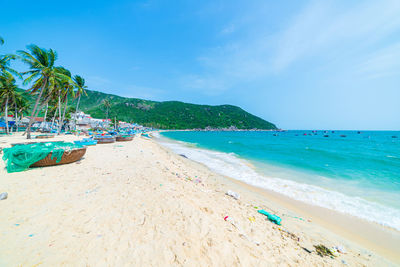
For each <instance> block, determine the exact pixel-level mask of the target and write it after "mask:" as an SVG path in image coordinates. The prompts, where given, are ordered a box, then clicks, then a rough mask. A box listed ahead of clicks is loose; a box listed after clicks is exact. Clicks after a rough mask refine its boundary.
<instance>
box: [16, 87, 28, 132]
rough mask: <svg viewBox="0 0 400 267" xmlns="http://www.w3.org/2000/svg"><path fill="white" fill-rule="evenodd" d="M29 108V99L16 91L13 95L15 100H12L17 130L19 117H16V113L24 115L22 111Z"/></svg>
mask: <svg viewBox="0 0 400 267" xmlns="http://www.w3.org/2000/svg"><path fill="white" fill-rule="evenodd" d="M28 108H29V101H28V100H27V99H26V98H25V97H24V96H23V95H22V93H17V94H16V95H15V101H14V109H15V110H14V115H15V125H16V127H17V132H18V127H19V119H18V113H20V114H21V118H22V117H23V116H24V113H25V112H26V111H27V110H28Z"/></svg>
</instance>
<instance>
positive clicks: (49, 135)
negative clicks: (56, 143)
mask: <svg viewBox="0 0 400 267" xmlns="http://www.w3.org/2000/svg"><path fill="white" fill-rule="evenodd" d="M35 138H36V139H47V138H54V135H52V134H41V135H37V136H36V137H35Z"/></svg>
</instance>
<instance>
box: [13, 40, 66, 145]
mask: <svg viewBox="0 0 400 267" xmlns="http://www.w3.org/2000/svg"><path fill="white" fill-rule="evenodd" d="M27 49H28V52H26V51H22V50H20V51H17V53H18V55H19V58H20V59H21V60H22V62H24V63H25V64H27V65H28V66H29V68H30V70H29V71H26V72H23V73H22V74H23V75H29V76H28V77H27V78H25V80H24V84H29V83H32V82H33V85H32V87H31V89H30V93H31V94H37V97H36V102H35V105H34V107H33V109H32V113H31V117H30V119H29V124H28V128H27V139H30V138H31V126H32V123H33V121H34V120H35V117H36V116H37V113H38V112H39V110H40V109H41V108H39V109H38V105H39V102H40V100H41V99H42V95H43V93H44V92H45V91H46V93H47V95H51V93H52V90H53V89H54V88H55V84H56V83H57V81H58V80H61V79H70V78H69V77H67V76H65V75H64V74H63V73H62V72H60V71H59V69H58V68H57V67H55V66H54V63H55V61H56V60H57V53H56V52H55V51H54V50H52V49H49V50H46V49H43V48H40V47H38V46H37V45H28V46H27ZM49 99H50V98H49V97H47V99H46V101H45V102H48V100H49ZM45 104H46V103H45Z"/></svg>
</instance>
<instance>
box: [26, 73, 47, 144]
mask: <svg viewBox="0 0 400 267" xmlns="http://www.w3.org/2000/svg"><path fill="white" fill-rule="evenodd" d="M46 84H47V78H46V79H45V80H44V83H43V86H42V89H41V90H40V93H39V96H38V97H37V99H36V103H35V106H34V107H33V110H32V115H31V118H30V119H29V124H28V128H27V129H26V131H27V136H26V139H31V126H32V123H33V121H34V120H35V117H34V115H35V112H36V109H37V106H38V104H39V101H40V99H41V98H42V94H43V91H44V88H45V87H46Z"/></svg>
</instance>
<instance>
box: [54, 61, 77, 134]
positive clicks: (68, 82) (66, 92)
mask: <svg viewBox="0 0 400 267" xmlns="http://www.w3.org/2000/svg"><path fill="white" fill-rule="evenodd" d="M59 71H60V72H62V73H63V74H64V75H65V76H66V77H68V79H60V80H58V82H59V85H60V86H61V91H60V98H59V99H60V100H61V103H62V104H64V111H63V113H62V117H61V119H60V123H59V126H58V134H60V133H61V129H62V126H63V124H64V120H65V112H66V110H67V107H68V96H72V97H74V96H75V93H74V87H75V86H76V84H75V82H74V81H73V80H72V79H71V72H70V71H69V70H67V69H65V68H62V67H60V68H59ZM61 103H60V115H61V110H62V105H61Z"/></svg>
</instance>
